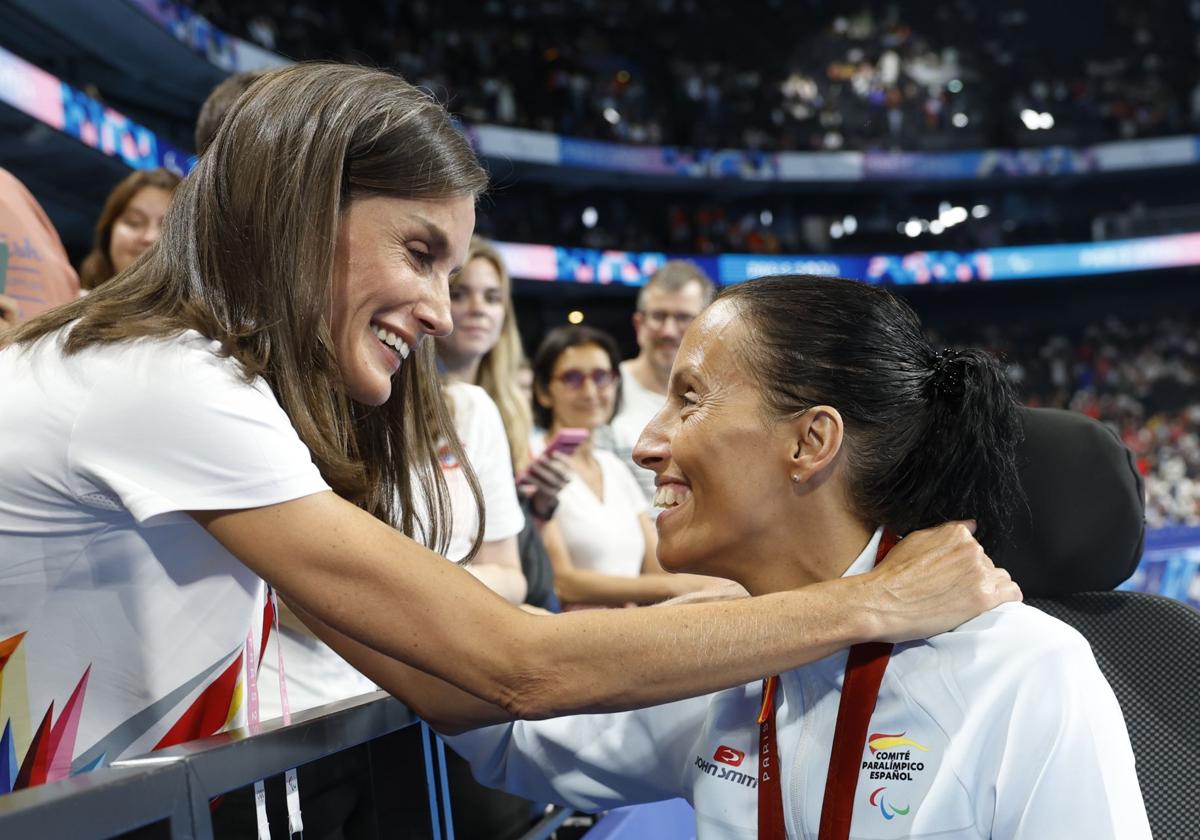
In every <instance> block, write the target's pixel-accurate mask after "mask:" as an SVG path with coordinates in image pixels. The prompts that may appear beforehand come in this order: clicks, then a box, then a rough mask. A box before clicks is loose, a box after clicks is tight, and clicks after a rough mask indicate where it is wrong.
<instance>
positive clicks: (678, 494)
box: [654, 485, 692, 508]
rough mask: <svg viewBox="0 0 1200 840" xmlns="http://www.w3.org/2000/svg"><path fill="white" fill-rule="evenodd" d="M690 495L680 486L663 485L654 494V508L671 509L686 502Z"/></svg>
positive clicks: (687, 490)
mask: <svg viewBox="0 0 1200 840" xmlns="http://www.w3.org/2000/svg"><path fill="white" fill-rule="evenodd" d="M691 495H692V492H691V491H690V490H689V489H688V488H686V487H683V486H681V485H664V486H662V487H659V488H658V490H657V491H656V492H655V494H654V506H655V507H659V508H673V507H675V506H676V505H680V504H683V503H684V502H686V501H687V500H688V497H689V496H691Z"/></svg>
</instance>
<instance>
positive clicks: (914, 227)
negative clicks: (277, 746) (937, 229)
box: [904, 219, 921, 239]
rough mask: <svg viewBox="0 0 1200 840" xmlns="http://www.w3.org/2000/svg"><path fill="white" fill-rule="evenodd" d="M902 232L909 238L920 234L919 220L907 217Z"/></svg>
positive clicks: (914, 237)
mask: <svg viewBox="0 0 1200 840" xmlns="http://www.w3.org/2000/svg"><path fill="white" fill-rule="evenodd" d="M904 234H905V235H906V236H908V237H909V238H910V239H916V238H917V237H918V236H920V235H921V221H920V220H919V219H909V220H908V221H907V222H905V223H904Z"/></svg>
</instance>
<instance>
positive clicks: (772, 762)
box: [758, 531, 897, 840]
mask: <svg viewBox="0 0 1200 840" xmlns="http://www.w3.org/2000/svg"><path fill="white" fill-rule="evenodd" d="M896 542H897V539H896V536H895V535H894V534H892V533H891V532H889V531H884V532H883V537H882V538H881V539H880V540H879V550H878V551H877V552H876V553H875V564H876V565H878V564H879V563H880V561H882V560H883V558H884V557H885V556H887V553H888V552H889V551H890V550H891V549H892V546H894V545H895V544H896ZM891 654H892V645H891V644H890V643H888V642H867V643H864V644H861V645H855V646H854V647H852V648H850V656H849V658H848V659H847V660H846V677H845V680H844V681H843V683H842V697H841V701H840V704H839V705H838V716H837V725H836V727H835V728H834V731H833V752H832V755H831V756H830V758H829V775H828V776H827V777H826V779H825V800H824V803H823V804H822V806H821V828H820V832H819V834H818V835H817V836H818V838H819V840H846V838H848V837H849V836H850V820H851V818H852V817H853V815H854V791H855V789H856V788H857V787H858V766H859V759H860V757H861V756H862V749H863V744H864V743H866V739H867V727H868V726H870V724H871V715H872V714H873V713H874V712H875V701H876V700H878V699H879V686H880V683H882V682H883V672H884V670H885V669H886V668H887V663H888V657H890V656H891ZM778 685H779V677H777V676H771V677H767V678H766V679H765V680H763V704H762V710H761V711H760V712H759V714H758V837H759V840H785V839H786V837H787V830H786V829H785V828H784V821H783V792H782V788H781V787H780V784H779V776H780V771H781V769H782V768H781V766H780V761H779V746H778V744H777V742H776V739H775V695H776V689H777V687H778Z"/></svg>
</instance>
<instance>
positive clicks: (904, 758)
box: [861, 732, 929, 820]
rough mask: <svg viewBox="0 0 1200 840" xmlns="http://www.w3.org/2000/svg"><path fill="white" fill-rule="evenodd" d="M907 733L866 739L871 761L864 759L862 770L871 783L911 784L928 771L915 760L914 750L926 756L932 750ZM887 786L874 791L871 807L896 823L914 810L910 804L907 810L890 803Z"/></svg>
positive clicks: (906, 805)
mask: <svg viewBox="0 0 1200 840" xmlns="http://www.w3.org/2000/svg"><path fill="white" fill-rule="evenodd" d="M905 735H906V733H904V732H897V733H890V732H872V733H871V735H870V737H868V738H867V749H869V750H870V751H871V756H870V758H867V759H864V760H863V763H862V768H861V770H862V771H866V772H868V773H869V776H868V778H869V779H872V780H876V781H878V780H888V781H890V780H895V781H906V782H911V781H912V779H913V775H914V774H917V773H921V772H923V771H924V770H925V762H923V761H919V760H914V757H913V751H914V750H917V751H919V752H923V753H927V752H929V748H928V747H926V746H925V745H924V744H919V743H917V742H916V741H914V740H913V739H912V738H908V737H905ZM886 790H887V786H886V785H884V786H883V787H878V788H875V789H874V790H872V791H871V796H870V802H871V805H872V807H876V808H878V809H879V813H881V814H882V815H883V818H884V819H885V820H893V819H895V818H896V817H897V816H901V817H903V816H907V815H908V813H909V812H910V811H911V810H912V805H911V803H906V804H905V805H904V807H900V806H898V805H895V804H889V802H888V801H887V795H886V794H885V791H886Z"/></svg>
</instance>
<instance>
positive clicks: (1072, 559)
mask: <svg viewBox="0 0 1200 840" xmlns="http://www.w3.org/2000/svg"><path fill="white" fill-rule="evenodd" d="M1021 416H1022V423H1023V425H1024V427H1025V440H1024V442H1023V443H1022V444H1021V446H1020V447H1019V448H1018V451H1017V464H1018V467H1019V469H1020V471H1021V484H1022V487H1023V488H1024V491H1025V495H1026V498H1027V500H1028V503H1029V509H1028V510H1023V509H1020V510H1018V511H1017V512H1016V514H1015V515H1014V517H1013V521H1012V523H1011V530H1010V532H1009V533H1008V534H1007V535H1006V536H1005V537H1001V538H1000V539H999V540H997V541H996V545H994V546H992V547H991V550H990V554H991V557H992V560H993V561H995V563H996V565H998V566H1003V567H1004V568H1006V569H1008V571H1009V574H1011V575H1012V576H1013V580H1015V581H1016V582H1017V583H1018V584H1020V586H1021V589H1022V591H1023V592H1024V593H1025V597H1027V598H1033V597H1039V596H1055V595H1065V594H1068V593H1072V592H1090V591H1101V590H1108V589H1112V588H1114V587H1115V586H1117V584H1119V583H1121V582H1122V581H1124V580H1125V579H1127V578H1128V577H1129V576H1130V575H1131V574H1133V570H1134V568H1135V567H1136V566H1137V563H1138V560H1139V559H1140V558H1141V555H1142V546H1143V542H1144V539H1145V532H1146V519H1145V495H1144V491H1143V485H1142V477H1141V475H1140V474H1139V473H1138V470H1137V465H1136V464H1135V463H1134V459H1133V454H1132V453H1131V452H1130V451H1129V450H1128V449H1127V448H1126V447H1125V446H1124V445H1123V444H1122V443H1121V441H1120V440H1119V439H1118V438H1117V436H1116V435H1115V434H1114V433H1113V432H1112V430H1111V429H1109V428H1108V427H1107V426H1105V425H1104V424H1102V423H1099V422H1097V421H1095V420H1093V419H1091V418H1090V417H1086V416H1084V415H1082V414H1078V413H1075V412H1070V411H1059V410H1057V409H1050V408H1022V409H1021Z"/></svg>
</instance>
